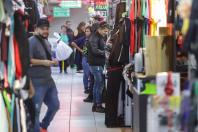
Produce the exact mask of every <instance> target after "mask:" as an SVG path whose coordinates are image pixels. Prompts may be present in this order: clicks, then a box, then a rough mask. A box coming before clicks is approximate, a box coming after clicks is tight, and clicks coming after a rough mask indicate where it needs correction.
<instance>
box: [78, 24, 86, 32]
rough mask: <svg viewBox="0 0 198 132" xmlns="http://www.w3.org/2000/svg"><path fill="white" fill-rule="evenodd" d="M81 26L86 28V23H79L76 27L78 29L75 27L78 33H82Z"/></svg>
mask: <svg viewBox="0 0 198 132" xmlns="http://www.w3.org/2000/svg"><path fill="white" fill-rule="evenodd" d="M83 26H86V23H85V22H80V23H79V25H78V27H77V30H78V33H82V32H84V31H82V29H81V28H82V27H83Z"/></svg>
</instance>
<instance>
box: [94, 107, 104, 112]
mask: <svg viewBox="0 0 198 132" xmlns="http://www.w3.org/2000/svg"><path fill="white" fill-rule="evenodd" d="M95 112H98V113H105V108H104V107H102V106H97V107H96V110H95Z"/></svg>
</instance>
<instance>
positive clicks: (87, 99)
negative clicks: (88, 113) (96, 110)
mask: <svg viewBox="0 0 198 132" xmlns="http://www.w3.org/2000/svg"><path fill="white" fill-rule="evenodd" d="M83 101H84V102H87V103H92V102H93V99H92V98H90V97H87V98H86V99H84V100H83Z"/></svg>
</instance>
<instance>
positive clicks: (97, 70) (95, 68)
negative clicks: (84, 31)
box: [87, 22, 109, 113]
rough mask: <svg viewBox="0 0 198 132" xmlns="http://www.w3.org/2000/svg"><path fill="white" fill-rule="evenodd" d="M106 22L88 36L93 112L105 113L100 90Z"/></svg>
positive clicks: (106, 29) (102, 78) (102, 85)
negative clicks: (92, 78) (92, 80)
mask: <svg viewBox="0 0 198 132" xmlns="http://www.w3.org/2000/svg"><path fill="white" fill-rule="evenodd" d="M108 31H109V29H108V24H107V23H106V22H101V23H100V24H99V27H98V29H97V30H96V32H95V33H93V34H92V35H91V36H90V39H89V44H88V46H87V48H88V62H89V65H90V71H91V73H92V74H93V76H94V86H93V102H94V104H93V107H92V111H93V112H100V113H105V108H104V107H103V106H102V90H103V87H104V76H103V67H104V65H105V37H106V36H107V34H108Z"/></svg>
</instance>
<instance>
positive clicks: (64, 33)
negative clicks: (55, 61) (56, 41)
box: [59, 25, 69, 73]
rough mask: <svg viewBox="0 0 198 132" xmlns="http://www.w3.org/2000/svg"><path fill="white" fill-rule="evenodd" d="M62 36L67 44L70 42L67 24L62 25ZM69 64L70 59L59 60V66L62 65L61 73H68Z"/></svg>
mask: <svg viewBox="0 0 198 132" xmlns="http://www.w3.org/2000/svg"><path fill="white" fill-rule="evenodd" d="M59 35H60V36H61V40H62V41H63V42H64V43H65V44H69V38H68V35H67V27H66V26H65V25H62V26H61V32H60V34H59ZM68 66H69V60H68V59H66V60H62V61H59V67H60V73H67V67H68Z"/></svg>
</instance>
